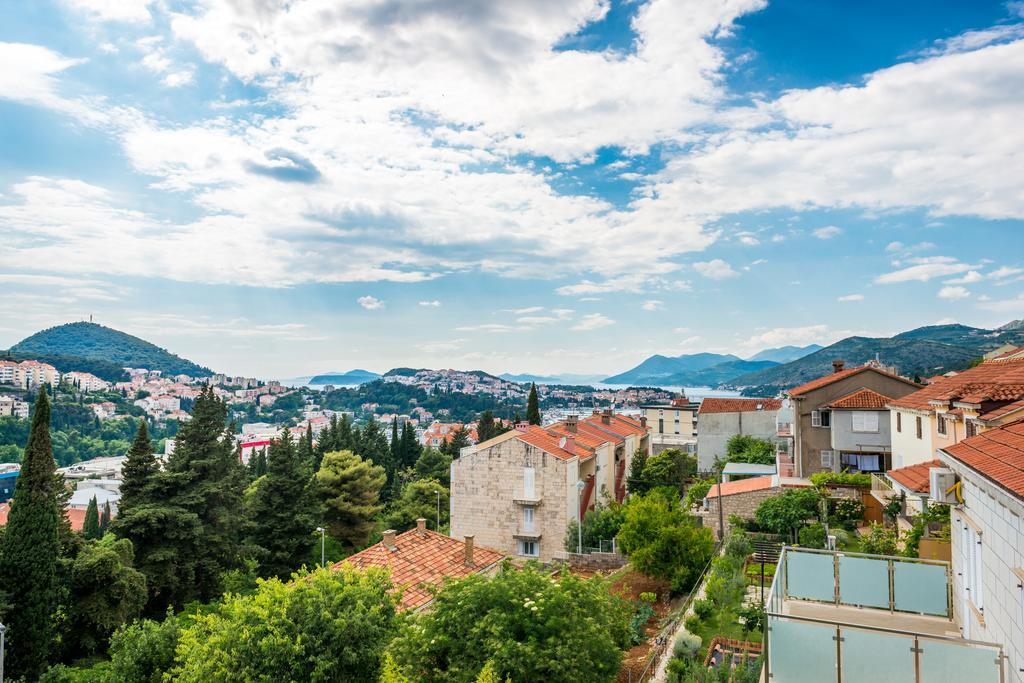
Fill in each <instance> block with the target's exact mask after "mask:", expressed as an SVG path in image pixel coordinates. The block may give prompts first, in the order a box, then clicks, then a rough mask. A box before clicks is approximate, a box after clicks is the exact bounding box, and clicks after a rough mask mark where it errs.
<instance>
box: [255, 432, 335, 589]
mask: <svg viewBox="0 0 1024 683" xmlns="http://www.w3.org/2000/svg"><path fill="white" fill-rule="evenodd" d="M311 454H312V451H310V453H309V455H310V456H311ZM310 465H312V460H309V461H304V460H303V459H302V455H301V453H300V451H297V450H296V448H295V446H294V445H293V444H292V438H291V434H289V432H288V430H287V429H285V430H284V431H283V432H282V433H281V437H280V438H279V439H274V440H273V441H271V442H270V454H269V455H268V456H267V475H266V476H265V477H263V478H261V479H260V480H259V482H258V483H257V486H256V491H255V493H254V494H253V496H252V498H251V500H250V502H249V506H248V507H249V510H248V525H247V526H248V539H249V542H250V543H251V544H253V545H255V546H256V547H257V548H259V551H258V560H259V573H260V575H261V576H278V577H281V578H287V577H288V576H289V575H291V573H292V572H294V571H296V570H297V569H298V568H299V567H300V566H301V565H302V563H303V562H304V561H305V560H306V558H308V557H309V552H310V550H311V549H312V547H313V545H314V543H315V542H316V539H315V538H314V537H313V529H314V528H315V527H316V521H317V518H318V515H317V514H316V509H315V507H316V502H315V500H314V498H313V496H312V495H311V492H310V486H309V484H310V476H309V471H308V469H307V468H308V467H309V466H310Z"/></svg>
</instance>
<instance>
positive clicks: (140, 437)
mask: <svg viewBox="0 0 1024 683" xmlns="http://www.w3.org/2000/svg"><path fill="white" fill-rule="evenodd" d="M159 471H160V464H159V463H158V462H157V461H156V457H155V456H154V455H153V444H152V443H151V442H150V440H149V430H148V428H147V426H146V420H145V418H140V419H139V427H138V429H137V430H136V432H135V440H134V441H132V445H131V448H129V449H128V457H127V459H126V460H125V461H124V467H122V468H121V500H120V502H119V507H120V510H121V512H125V511H126V510H130V509H131V508H133V507H135V506H136V505H138V504H139V503H140V502H142V501H143V499H144V497H145V493H146V491H147V490H148V489H149V488H151V487H152V485H153V477H154V476H155V475H156V473H157V472H159Z"/></svg>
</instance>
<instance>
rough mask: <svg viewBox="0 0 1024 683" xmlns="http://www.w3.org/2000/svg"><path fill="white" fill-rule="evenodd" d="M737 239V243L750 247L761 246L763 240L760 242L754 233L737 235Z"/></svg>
mask: <svg viewBox="0 0 1024 683" xmlns="http://www.w3.org/2000/svg"><path fill="white" fill-rule="evenodd" d="M736 239H737V241H739V243H740V244H743V245H745V246H748V247H756V246H757V245H759V244H761V240H759V239H758V238H757V235H755V234H754V233H752V232H741V233H737V234H736Z"/></svg>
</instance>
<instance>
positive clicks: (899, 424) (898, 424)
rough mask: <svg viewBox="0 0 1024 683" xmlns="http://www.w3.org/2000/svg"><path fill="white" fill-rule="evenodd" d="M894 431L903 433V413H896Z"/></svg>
mask: <svg viewBox="0 0 1024 683" xmlns="http://www.w3.org/2000/svg"><path fill="white" fill-rule="evenodd" d="M896 431H897V432H902V431H903V413H896Z"/></svg>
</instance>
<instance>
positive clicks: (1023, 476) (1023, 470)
mask: <svg viewBox="0 0 1024 683" xmlns="http://www.w3.org/2000/svg"><path fill="white" fill-rule="evenodd" d="M942 451H943V452H944V453H947V454H948V455H949V456H950V457H952V458H953V459H955V460H958V461H960V462H962V463H963V464H965V465H967V466H968V467H970V468H971V469H972V470H975V471H976V472H978V473H980V474H982V475H984V476H985V477H988V478H989V479H991V480H992V481H994V482H996V483H997V484H1000V485H1001V486H1003V487H1004V488H1006V489H1007V490H1009V491H1011V492H1013V493H1015V494H1016V495H1017V496H1020V497H1021V498H1024V420H1020V421H1017V422H1011V423H1010V424H1008V425H1004V426H1002V427H996V428H995V429H989V430H986V431H984V432H982V433H981V434H978V435H976V436H972V437H970V438H969V439H964V440H963V441H961V442H960V443H958V444H955V445H953V446H949V447H947V448H943V449H942Z"/></svg>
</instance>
